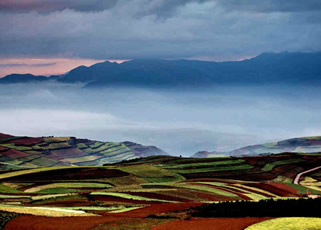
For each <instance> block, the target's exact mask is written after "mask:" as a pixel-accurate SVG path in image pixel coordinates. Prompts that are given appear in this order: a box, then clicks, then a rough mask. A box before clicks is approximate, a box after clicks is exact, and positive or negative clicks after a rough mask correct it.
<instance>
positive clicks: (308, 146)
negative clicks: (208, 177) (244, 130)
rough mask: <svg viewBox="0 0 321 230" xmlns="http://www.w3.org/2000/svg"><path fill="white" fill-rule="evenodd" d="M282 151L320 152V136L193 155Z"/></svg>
mask: <svg viewBox="0 0 321 230" xmlns="http://www.w3.org/2000/svg"><path fill="white" fill-rule="evenodd" d="M283 152H302V153H315V152H321V137H320V136H316V137H300V138H291V139H287V140H282V141H278V142H271V143H266V144H258V145H250V146H246V147H242V148H239V149H235V150H233V151H230V152H225V153H217V152H207V151H201V152H198V153H195V154H194V155H193V157H215V156H217V155H222V154H223V155H229V156H242V155H260V154H270V153H283Z"/></svg>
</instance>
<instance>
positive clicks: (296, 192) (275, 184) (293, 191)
mask: <svg viewBox="0 0 321 230" xmlns="http://www.w3.org/2000/svg"><path fill="white" fill-rule="evenodd" d="M266 184H269V185H272V186H273V187H276V188H279V189H282V190H284V191H288V192H289V193H290V194H298V193H299V192H300V191H299V190H297V189H295V188H293V187H291V186H289V185H286V184H279V183H275V182H266Z"/></svg>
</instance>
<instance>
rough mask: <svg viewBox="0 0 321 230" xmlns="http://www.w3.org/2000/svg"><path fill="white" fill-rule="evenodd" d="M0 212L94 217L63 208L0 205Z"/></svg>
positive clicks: (90, 214)
mask: <svg viewBox="0 0 321 230" xmlns="http://www.w3.org/2000/svg"><path fill="white" fill-rule="evenodd" d="M0 210H1V211H6V212H14V213H19V214H31V215H37V216H48V217H64V216H96V215H95V214H92V213H86V212H84V211H78V210H67V209H63V208H50V207H23V206H21V207H20V206H9V205H8V206H7V205H1V206H0Z"/></svg>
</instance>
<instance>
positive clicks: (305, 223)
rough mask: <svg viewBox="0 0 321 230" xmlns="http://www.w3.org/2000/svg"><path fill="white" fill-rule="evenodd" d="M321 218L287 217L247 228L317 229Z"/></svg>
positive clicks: (320, 223)
mask: <svg viewBox="0 0 321 230" xmlns="http://www.w3.org/2000/svg"><path fill="white" fill-rule="evenodd" d="M320 226H321V218H307V217H286V218H276V219H272V220H266V221H263V222H259V223H257V224H254V225H251V226H249V227H247V228H246V229H245V230H258V229H265V230H273V229H287V230H306V229H311V230H313V229H314V230H317V229H320Z"/></svg>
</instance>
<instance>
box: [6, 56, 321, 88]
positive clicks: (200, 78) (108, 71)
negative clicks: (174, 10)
mask: <svg viewBox="0 0 321 230" xmlns="http://www.w3.org/2000/svg"><path fill="white" fill-rule="evenodd" d="M320 76H321V53H289V52H283V53H263V54H261V55H259V56H257V57H254V58H251V59H247V60H243V61H230V62H208V61H192V60H132V61H128V62H124V63H121V64H116V63H110V62H108V61H106V62H103V63H98V64H95V65H92V66H90V67H86V66H79V67H77V68H75V69H73V70H71V71H70V72H68V73H66V74H64V75H61V76H53V77H49V78H44V77H35V76H33V75H20V76H19V75H14V76H13V75H12V76H7V77H4V78H3V79H0V83H17V82H27V81H31V80H33V81H34V80H40V79H41V80H44V79H47V80H56V81H58V82H64V83H76V82H82V83H86V84H87V85H86V86H85V87H86V88H97V87H109V86H118V87H127V86H130V87H153V88H155V87H156V88H168V87H191V88H194V87H208V86H213V85H235V86H236V85H247V84H258V85H266V84H271V85H273V84H286V85H293V84H300V85H302V84H304V85H311V86H312V85H313V86H315V85H316V84H321V78H320Z"/></svg>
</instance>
